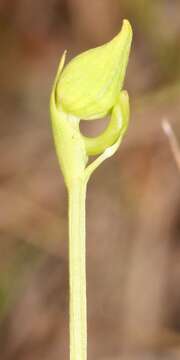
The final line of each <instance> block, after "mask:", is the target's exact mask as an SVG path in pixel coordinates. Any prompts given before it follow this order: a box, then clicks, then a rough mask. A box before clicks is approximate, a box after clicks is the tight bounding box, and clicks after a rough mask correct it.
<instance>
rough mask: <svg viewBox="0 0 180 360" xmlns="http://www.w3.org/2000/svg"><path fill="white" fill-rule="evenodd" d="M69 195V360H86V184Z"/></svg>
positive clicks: (75, 186)
mask: <svg viewBox="0 0 180 360" xmlns="http://www.w3.org/2000/svg"><path fill="white" fill-rule="evenodd" d="M68 195H69V278H70V360H86V358H87V309H86V245H85V201H86V182H85V181H84V180H82V179H78V180H76V181H75V182H74V183H73V184H72V186H71V188H70V189H69V191H68Z"/></svg>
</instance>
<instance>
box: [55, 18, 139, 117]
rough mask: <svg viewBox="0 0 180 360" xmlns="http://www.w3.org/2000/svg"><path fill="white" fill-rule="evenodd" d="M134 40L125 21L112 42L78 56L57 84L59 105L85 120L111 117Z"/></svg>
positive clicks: (129, 26)
mask: <svg viewBox="0 0 180 360" xmlns="http://www.w3.org/2000/svg"><path fill="white" fill-rule="evenodd" d="M131 41H132V29H131V25H130V23H129V22H128V21H127V20H124V21H123V26H122V29H121V31H120V33H119V34H118V35H117V36H116V37H115V38H114V39H113V40H112V41H110V42H108V43H107V44H105V45H103V46H100V47H97V48H95V49H91V50H89V51H86V52H84V53H82V54H80V55H79V56H77V57H75V58H74V59H73V60H72V61H71V62H70V63H69V64H68V65H67V66H66V67H65V68H64V70H63V72H62V73H61V75H60V77H59V80H58V82H57V89H56V90H57V106H62V107H63V108H64V111H66V112H68V113H70V114H73V115H75V116H77V117H79V118H81V119H85V120H89V119H96V118H100V117H103V116H105V115H106V114H108V112H109V111H110V110H111V108H112V107H113V106H114V104H115V103H116V102H117V99H118V96H119V93H120V90H121V89H122V86H123V82H124V77H125V72H126V67H127V63H128V58H129V51H130V47H131Z"/></svg>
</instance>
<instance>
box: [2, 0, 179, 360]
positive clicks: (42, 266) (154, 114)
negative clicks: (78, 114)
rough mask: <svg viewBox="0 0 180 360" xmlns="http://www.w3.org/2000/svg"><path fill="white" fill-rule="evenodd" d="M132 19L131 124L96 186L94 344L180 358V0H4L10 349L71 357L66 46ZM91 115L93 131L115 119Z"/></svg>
mask: <svg viewBox="0 0 180 360" xmlns="http://www.w3.org/2000/svg"><path fill="white" fill-rule="evenodd" d="M123 18H128V19H129V20H130V21H131V23H132V26H133V29H134V41H133V48H132V52H131V56H130V63H129V66H128V72H127V77H126V83H125V88H126V89H128V91H129V94H130V98H131V122H130V127H129V132H128V134H127V136H126V138H125V140H124V142H123V144H122V146H121V148H120V150H119V152H118V154H116V156H114V157H113V158H112V159H111V160H107V161H106V162H105V163H104V164H103V165H102V166H101V167H100V168H99V169H98V170H97V171H96V173H95V174H94V175H93V177H92V179H91V181H90V183H89V187H88V194H87V283H88V284H87V291H88V355H89V359H94V360H96V359H97V360H99V359H102V360H117V359H123V360H130V359H131V360H136V359H138V360H141V359H142V360H151V359H153V360H156V359H157V360H158V359H167V360H176V359H180V166H179V167H178V161H179V157H180V155H179V153H178V149H176V148H175V146H174V145H173V149H174V153H173V152H172V148H171V147H172V146H170V143H169V139H168V137H167V136H166V135H165V133H164V132H163V130H162V121H163V119H167V120H168V121H169V122H170V124H171V125H172V128H173V130H174V133H175V134H176V137H177V139H178V138H179V140H180V1H179V0H171V1H168V0H133V1H130V0H91V1H88V0H46V1H44V0H38V1H32V0H1V1H0V49H1V50H0V154H1V155H0V359H1V360H40V359H44V360H49V359H51V360H57V359H68V256H67V251H68V234H67V225H68V224H67V194H66V190H65V186H64V182H63V178H62V174H61V173H60V171H59V167H58V162H57V158H56V155H55V151H54V145H53V140H52V134H51V126H50V119H49V96H50V92H51V86H52V82H53V79H54V76H55V73H56V70H57V66H58V62H59V59H60V56H61V55H62V52H63V51H64V49H68V60H69V59H70V58H71V57H73V56H75V55H76V54H78V53H79V52H81V51H83V50H86V49H88V48H90V47H95V46H97V45H100V44H102V43H104V42H107V41H109V40H110V39H111V38H112V37H113V36H114V35H115V34H116V33H117V32H118V31H119V30H120V27H121V24H122V19H123ZM92 123H93V124H92ZM92 123H91V124H90V125H89V124H88V125H87V122H86V127H84V126H83V132H85V133H86V134H92V135H93V134H97V133H99V132H100V131H101V130H102V128H103V127H104V126H105V124H104V121H103V120H97V121H94V122H92ZM173 141H174V139H172V141H171V142H173ZM173 144H174V142H173ZM179 163H180V161H179Z"/></svg>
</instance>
